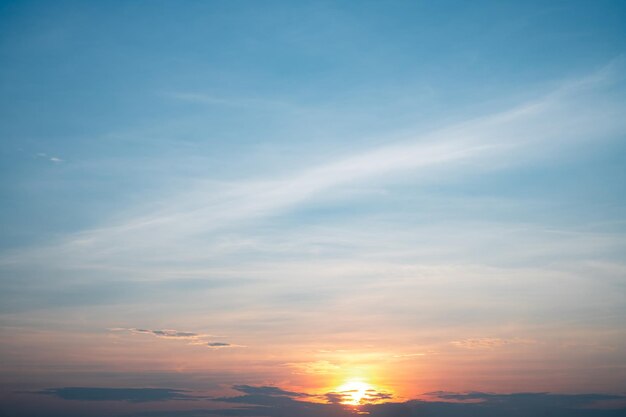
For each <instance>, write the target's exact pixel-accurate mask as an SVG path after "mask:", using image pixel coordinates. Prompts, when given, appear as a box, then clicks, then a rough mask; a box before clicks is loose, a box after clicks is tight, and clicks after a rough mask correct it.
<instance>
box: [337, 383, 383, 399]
mask: <svg viewBox="0 0 626 417" xmlns="http://www.w3.org/2000/svg"><path fill="white" fill-rule="evenodd" d="M373 389H374V388H373V387H372V386H371V385H370V384H368V383H367V382H363V381H359V380H351V381H348V382H346V383H345V384H343V385H341V386H339V387H337V392H339V393H340V394H343V400H342V401H341V403H342V404H348V405H359V404H361V400H363V398H364V397H365V396H366V395H367V392H368V391H369V390H373Z"/></svg>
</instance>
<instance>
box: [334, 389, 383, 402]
mask: <svg viewBox="0 0 626 417" xmlns="http://www.w3.org/2000/svg"><path fill="white" fill-rule="evenodd" d="M355 392H357V390H345V391H333V392H327V393H326V394H324V398H325V399H326V401H327V402H328V403H330V404H342V403H345V402H350V401H352V400H353V394H354V393H355ZM392 398H393V394H391V393H388V392H384V391H378V390H375V389H368V390H365V392H364V393H363V396H362V398H361V399H360V403H361V404H362V405H363V404H377V403H380V402H383V401H387V400H391V399H392Z"/></svg>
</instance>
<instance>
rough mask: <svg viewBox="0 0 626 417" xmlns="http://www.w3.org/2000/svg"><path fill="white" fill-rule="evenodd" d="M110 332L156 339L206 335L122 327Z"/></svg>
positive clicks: (194, 337) (195, 337)
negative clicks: (147, 335)
mask: <svg viewBox="0 0 626 417" xmlns="http://www.w3.org/2000/svg"><path fill="white" fill-rule="evenodd" d="M109 330H111V331H128V332H131V333H135V334H149V335H152V336H156V337H162V338H166V339H194V340H195V339H199V338H202V337H205V336H207V335H203V334H200V333H194V332H185V331H179V330H173V329H164V330H152V329H139V328H135V327H132V328H124V327H116V328H112V329H109Z"/></svg>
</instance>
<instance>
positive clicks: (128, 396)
mask: <svg viewBox="0 0 626 417" xmlns="http://www.w3.org/2000/svg"><path fill="white" fill-rule="evenodd" d="M185 392H187V391H185V390H178V389H169V388H92V387H64V388H49V389H46V390H43V391H39V392H38V393H39V394H45V395H53V396H55V397H58V398H62V399H64V400H74V401H126V402H134V403H139V402H151V401H169V400H194V399H196V397H194V396H190V395H188V394H185Z"/></svg>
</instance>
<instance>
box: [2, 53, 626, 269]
mask: <svg viewBox="0 0 626 417" xmlns="http://www.w3.org/2000/svg"><path fill="white" fill-rule="evenodd" d="M621 65H622V63H621V62H619V61H617V62H616V63H613V64H612V65H609V66H608V67H607V68H605V69H603V70H601V71H599V72H598V73H595V74H593V75H591V76H589V77H585V78H582V79H580V80H575V81H572V82H568V83H565V84H564V86H562V87H560V88H557V89H556V90H554V91H551V92H549V93H547V94H545V95H544V96H543V97H540V98H538V99H536V100H532V101H530V102H527V103H523V104H521V105H519V106H517V107H514V108H511V109H509V110H506V111H503V112H499V113H495V114H490V115H487V116H484V117H480V118H476V119H473V120H468V121H466V122H464V123H459V124H456V125H453V126H449V127H446V128H443V129H440V130H437V131H432V132H430V133H426V134H419V135H416V136H415V137H413V138H411V139H407V140H400V141H394V142H392V143H391V144H388V145H385V146H380V147H377V148H373V149H369V150H364V151H362V152H357V153H355V154H353V155H345V156H343V157H339V158H337V159H335V160H330V161H328V162H327V163H321V164H318V165H312V166H308V167H304V168H302V169H301V170H299V171H296V172H291V173H288V174H287V175H282V176H278V177H269V178H266V179H264V180H263V179H258V178H260V176H256V177H255V179H251V180H245V179H244V180H241V181H237V182H231V183H216V182H212V181H199V182H196V185H194V186H192V187H188V191H186V192H184V193H181V194H179V195H169V196H167V198H165V199H164V200H160V199H156V201H155V202H154V204H153V205H152V206H155V207H159V209H157V210H152V211H150V210H148V211H147V214H143V215H140V216H135V217H130V218H127V219H126V220H122V221H120V222H117V223H115V224H108V225H103V226H102V227H100V228H96V229H91V230H85V231H83V232H80V233H76V234H73V235H69V236H67V237H66V238H65V239H63V240H62V241H60V242H57V243H53V244H51V245H49V246H45V247H39V248H33V249H31V250H29V251H27V253H22V254H20V253H13V254H10V255H9V254H7V255H6V256H4V257H3V262H4V263H7V262H9V263H15V262H18V263H19V262H21V261H20V260H22V261H24V260H28V261H29V262H30V263H32V262H35V261H36V260H38V259H39V260H40V261H44V262H45V261H50V259H67V258H68V257H67V256H60V255H61V254H67V253H72V254H73V256H72V257H71V258H72V259H73V261H72V262H73V263H77V264H79V265H82V266H86V265H94V264H95V265H106V267H107V268H115V267H121V266H124V265H128V264H133V263H135V262H136V260H137V259H141V260H142V263H143V264H146V263H150V262H162V261H163V260H167V259H182V258H190V259H194V258H195V259H202V258H203V257H204V256H206V254H207V253H211V251H207V250H206V245H207V242H206V236H215V235H216V234H218V232H219V231H224V230H227V229H228V228H229V227H235V226H237V225H239V224H242V223H246V222H249V221H251V220H254V219H261V218H268V217H271V216H275V215H278V214H281V213H286V212H288V211H290V210H293V209H295V208H297V207H301V206H304V205H306V204H309V203H315V202H316V201H318V202H319V201H323V200H325V199H332V198H335V197H337V192H338V191H339V190H341V189H342V187H351V186H358V185H359V184H361V185H363V184H367V183H368V182H371V181H372V180H375V181H377V182H378V183H390V182H391V183H392V182H393V181H394V180H396V179H397V178H398V177H401V176H403V175H407V174H410V175H412V176H413V178H415V181H417V182H420V181H426V182H427V181H429V180H432V179H433V178H436V177H439V176H440V175H443V174H446V175H454V174H459V173H463V172H468V171H473V170H476V169H478V168H477V166H479V165H480V166H481V168H480V169H481V170H493V169H501V168H502V167H506V166H509V165H515V164H518V163H519V162H520V160H522V159H524V158H532V156H533V155H535V156H536V155H539V154H541V152H542V151H544V150H546V149H548V148H550V149H557V148H559V147H563V146H565V147H566V146H568V145H571V144H573V143H576V142H580V141H583V142H584V141H588V140H591V138H593V140H599V139H600V138H604V137H610V136H611V135H615V134H621V133H623V132H625V131H626V122H624V121H623V118H621V117H617V116H618V115H620V114H622V113H623V111H624V110H626V103H624V101H623V100H619V99H616V98H615V97H612V96H610V95H609V94H607V93H606V91H607V89H610V87H611V85H612V84H613V83H619V82H622V80H621V79H620V77H619V75H618V74H619V71H620V68H621ZM591 103H595V105H594V104H591ZM340 194H341V193H340ZM164 236H167V239H163V237H164ZM200 237H204V239H200ZM198 239H200V241H198ZM165 242H167V244H165ZM182 242H187V244H184V243H182ZM209 245H210V243H209ZM139 254H141V256H137V255H139ZM54 263H58V261H54ZM79 265H76V266H79Z"/></svg>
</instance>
